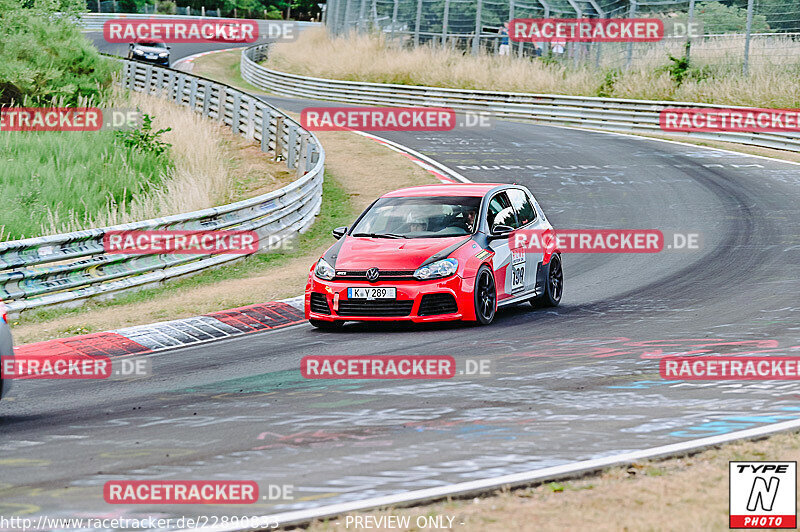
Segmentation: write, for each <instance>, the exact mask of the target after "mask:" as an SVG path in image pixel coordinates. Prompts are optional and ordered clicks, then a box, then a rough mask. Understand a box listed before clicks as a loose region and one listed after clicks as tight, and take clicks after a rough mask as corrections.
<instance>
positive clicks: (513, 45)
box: [324, 0, 800, 73]
mask: <svg viewBox="0 0 800 532" xmlns="http://www.w3.org/2000/svg"><path fill="white" fill-rule="evenodd" d="M552 18H569V19H609V18H624V19H634V18H658V19H661V20H662V21H664V22H665V23H666V24H667V25H668V26H669V27H670V29H671V32H670V33H669V34H665V36H664V38H663V39H661V40H660V41H658V42H571V41H570V42H568V41H566V40H563V39H559V38H555V39H550V40H547V39H543V40H542V41H539V42H518V41H516V40H515V39H513V38H511V39H509V38H508V36H507V35H503V34H502V32H501V29H502V28H503V23H505V22H509V21H511V20H514V19H552ZM324 21H325V23H326V25H327V27H328V30H329V31H330V32H331V33H332V34H334V35H346V34H348V33H350V32H359V33H368V32H371V33H380V34H383V35H384V36H385V37H386V39H387V40H389V41H390V42H392V43H395V44H397V45H401V46H425V45H426V46H434V47H449V48H455V49H460V50H462V51H464V52H468V53H472V54H478V53H487V54H501V53H509V52H510V53H512V54H515V55H519V56H523V57H532V58H537V57H538V58H541V59H542V60H545V61H556V62H561V63H565V64H569V65H576V66H578V65H593V66H595V67H598V68H610V69H614V68H619V69H621V68H630V67H639V66H641V67H649V66H652V64H653V61H659V62H663V61H664V60H665V59H666V58H668V57H669V56H670V55H671V56H673V57H675V58H683V57H689V58H690V59H691V60H692V61H693V63H694V64H695V65H698V66H699V67H701V68H702V67H703V65H711V64H713V65H716V66H722V67H727V68H731V69H737V70H744V72H745V73H747V72H748V71H750V70H757V69H763V68H771V67H775V66H783V67H790V66H791V67H796V68H798V69H800V0H721V1H700V0H524V1H522V0H328V3H327V5H326V9H325V18H324ZM678 22H680V23H682V25H680V24H678V25H676V24H675V23H678ZM692 25H693V26H694V27H695V28H696V29H697V30H699V31H697V33H696V34H694V35H689V33H690V32H689V31H683V32H681V31H676V30H680V29H681V28H683V29H684V30H688V29H689V28H690V27H692ZM504 44H508V45H509V46H508V47H504V46H503V45H504Z"/></svg>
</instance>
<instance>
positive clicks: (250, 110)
mask: <svg viewBox="0 0 800 532" xmlns="http://www.w3.org/2000/svg"><path fill="white" fill-rule="evenodd" d="M245 136H246V137H247V138H248V139H250V140H253V139H255V138H256V102H255V101H254V100H253V99H252V98H250V100H249V101H248V103H247V133H246V135H245Z"/></svg>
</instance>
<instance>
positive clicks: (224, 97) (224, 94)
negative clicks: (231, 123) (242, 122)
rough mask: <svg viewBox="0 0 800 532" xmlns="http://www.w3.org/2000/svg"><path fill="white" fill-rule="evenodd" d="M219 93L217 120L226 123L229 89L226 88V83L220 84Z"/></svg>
mask: <svg viewBox="0 0 800 532" xmlns="http://www.w3.org/2000/svg"><path fill="white" fill-rule="evenodd" d="M217 94H218V95H217V120H219V122H220V123H221V124H224V123H225V103H226V102H227V101H228V89H226V88H225V86H224V85H220V86H219V92H218V93H217Z"/></svg>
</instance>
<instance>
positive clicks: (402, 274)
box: [334, 270, 414, 281]
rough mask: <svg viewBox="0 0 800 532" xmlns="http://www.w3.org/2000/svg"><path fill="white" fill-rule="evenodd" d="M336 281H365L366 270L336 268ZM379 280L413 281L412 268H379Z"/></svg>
mask: <svg viewBox="0 0 800 532" xmlns="http://www.w3.org/2000/svg"><path fill="white" fill-rule="evenodd" d="M334 280H336V281H367V270H346V271H342V270H337V271H336V277H334ZM378 280H379V281H413V280H414V270H380V277H379V278H378Z"/></svg>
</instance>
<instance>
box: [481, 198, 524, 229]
mask: <svg viewBox="0 0 800 532" xmlns="http://www.w3.org/2000/svg"><path fill="white" fill-rule="evenodd" d="M486 221H487V222H488V223H489V231H491V230H492V229H494V228H495V227H497V226H498V225H507V226H508V227H511V228H512V229H513V228H515V227H517V218H516V215H515V214H514V207H512V206H511V202H510V201H509V200H508V196H506V193H505V192H500V193H499V194H495V195H494V197H492V199H491V200H489V209H488V212H487V213H486Z"/></svg>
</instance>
